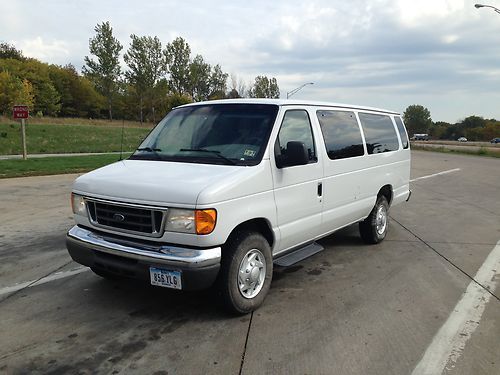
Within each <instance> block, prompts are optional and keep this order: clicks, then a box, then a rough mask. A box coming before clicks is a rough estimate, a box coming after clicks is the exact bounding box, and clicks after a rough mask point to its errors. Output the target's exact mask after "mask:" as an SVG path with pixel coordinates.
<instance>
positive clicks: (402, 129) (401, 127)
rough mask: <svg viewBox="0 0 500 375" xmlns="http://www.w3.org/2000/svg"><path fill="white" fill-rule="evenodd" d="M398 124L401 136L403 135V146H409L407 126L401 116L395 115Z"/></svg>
mask: <svg viewBox="0 0 500 375" xmlns="http://www.w3.org/2000/svg"><path fill="white" fill-rule="evenodd" d="M394 121H395V122H396V126H397V127H398V132H399V136H400V137H401V143H403V148H408V134H407V133H406V130H405V126H404V125H403V120H401V117H399V116H396V117H394Z"/></svg>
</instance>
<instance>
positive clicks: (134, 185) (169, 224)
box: [67, 99, 411, 313]
mask: <svg viewBox="0 0 500 375" xmlns="http://www.w3.org/2000/svg"><path fill="white" fill-rule="evenodd" d="M409 178H410V147H409V142H408V135H407V132H406V129H405V126H404V124H403V120H402V118H401V116H400V115H399V114H398V113H396V112H393V111H388V110H382V109H375V108H369V107H362V106H353V105H344V104H334V103H322V102H305V101H292V100H269V99H235V100H220V101H210V102H201V103H194V104H189V105H184V106H181V107H177V108H175V109H174V110H172V111H171V112H170V113H169V114H168V115H167V116H166V117H165V118H164V119H163V120H162V121H160V123H159V124H158V125H157V126H156V127H155V128H154V129H153V130H152V131H151V133H150V134H149V135H148V136H147V137H146V138H145V140H144V141H143V142H142V144H141V145H140V146H139V147H138V148H137V150H136V151H135V152H134V153H133V154H132V155H131V156H130V157H129V158H128V159H126V160H121V161H118V162H116V163H113V164H111V165H108V166H105V167H103V168H100V169H97V170H95V171H92V172H90V173H87V174H84V175H82V176H80V177H78V178H77V179H76V181H75V183H74V188H73V192H72V195H71V199H72V209H73V212H74V218H75V221H76V225H75V226H74V227H73V228H72V229H71V230H70V231H69V232H68V234H67V248H68V251H69V253H70V255H71V257H72V258H73V259H74V260H75V261H76V262H78V263H80V264H82V265H85V266H88V267H90V268H91V269H92V270H93V271H94V272H95V273H96V274H97V275H100V276H102V277H105V278H122V277H129V278H136V279H142V280H145V281H147V282H148V283H150V284H152V285H155V286H158V287H164V288H171V289H177V290H195V289H203V288H208V287H211V286H214V287H215V290H216V291H217V294H218V296H219V297H220V299H221V301H222V302H223V303H224V304H225V305H226V306H227V307H228V308H229V309H231V310H233V311H235V312H238V313H248V312H250V311H253V310H255V309H256V308H257V307H259V306H260V305H261V304H262V302H263V301H264V298H265V296H266V294H267V293H268V290H269V287H270V285H271V280H272V276H273V266H275V265H278V266H282V267H287V266H290V265H292V264H294V263H296V262H299V261H301V260H303V259H304V258H306V257H308V256H311V255H313V254H315V253H317V252H318V251H321V250H322V249H323V248H322V247H321V246H320V245H319V244H317V243H316V241H317V240H318V239H320V238H322V237H325V236H328V235H329V234H331V233H333V232H335V231H336V230H338V229H340V228H343V227H346V226H348V225H351V224H355V223H359V224H358V225H359V232H360V235H361V237H362V239H363V240H364V241H365V242H366V243H369V244H377V243H379V242H380V241H382V240H383V239H384V238H385V237H386V235H387V231H388V227H389V209H390V207H392V206H394V205H397V204H399V203H401V202H404V201H405V200H407V199H409V196H410V193H411V192H410V189H409Z"/></svg>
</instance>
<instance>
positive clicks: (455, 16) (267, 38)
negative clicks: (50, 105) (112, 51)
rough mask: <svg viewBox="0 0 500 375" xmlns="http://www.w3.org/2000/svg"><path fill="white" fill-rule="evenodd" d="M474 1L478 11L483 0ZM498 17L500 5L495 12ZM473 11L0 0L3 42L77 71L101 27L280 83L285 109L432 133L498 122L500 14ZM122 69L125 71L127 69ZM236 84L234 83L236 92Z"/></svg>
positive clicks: (468, 4)
mask: <svg viewBox="0 0 500 375" xmlns="http://www.w3.org/2000/svg"><path fill="white" fill-rule="evenodd" d="M476 1H477V0H476ZM487 1H488V2H485V3H484V4H489V5H492V6H496V7H497V8H500V0H487ZM474 3H475V1H465V0H418V1H417V0H349V1H346V0H340V1H338V0H326V1H323V0H318V1H307V0H300V1H295V0H287V1H282V0H274V1H270V0H246V1H241V0H230V1H228V0H217V1H209V0H207V1H193V0H182V1H180V0H178V1H171V0H141V1H135V0H121V1H115V0H100V1H97V0H38V1H36V0H0V41H1V42H8V43H12V44H14V45H15V46H16V48H18V49H21V50H22V51H23V53H24V54H25V55H26V56H29V57H35V58H37V59H40V60H41V61H44V62H47V63H51V64H59V65H66V64H68V63H71V64H73V65H74V66H75V67H76V68H77V69H78V70H81V67H82V66H83V58H84V56H86V55H89V50H88V42H89V39H90V38H91V37H93V36H94V35H95V31H94V28H95V26H96V24H98V23H102V22H104V21H109V22H110V23H111V26H112V27H113V32H114V34H115V36H116V37H117V38H118V39H119V40H120V42H121V43H122V44H123V46H124V49H123V51H122V53H123V52H125V51H126V49H127V48H128V46H129V44H130V34H136V35H140V36H142V35H147V36H158V37H159V38H160V40H161V41H162V43H163V44H164V45H165V44H166V43H168V42H171V41H172V40H173V39H175V38H176V37H178V36H181V37H183V38H184V39H186V40H187V42H188V43H189V45H190V46H191V51H192V54H193V57H194V55H196V54H201V55H202V56H203V57H204V58H205V60H206V61H207V62H209V63H210V64H213V65H215V64H220V65H221V66H222V69H223V70H224V71H225V72H227V73H229V74H232V75H233V76H235V77H236V79H237V80H238V81H241V82H243V83H245V84H246V85H247V87H248V86H250V84H251V83H252V81H253V79H254V78H255V76H257V75H267V76H268V77H276V79H277V80H278V84H279V87H280V90H281V97H282V98H286V93H287V92H289V91H291V90H293V89H295V88H296V87H298V86H301V85H302V84H304V83H306V82H314V84H313V85H307V86H305V87H304V88H303V89H302V90H300V91H299V92H297V93H296V94H294V96H293V98H294V99H304V100H306V99H307V100H321V101H328V102H337V103H349V104H357V105H367V106H374V107H379V108H385V109H390V110H395V111H399V112H403V111H404V110H405V109H406V108H407V107H408V106H409V105H412V104H420V105H423V106H425V107H427V108H428V109H429V110H430V112H431V116H432V119H433V120H434V121H446V122H450V123H454V122H458V121H460V120H462V119H463V118H465V117H467V116H471V115H477V116H482V117H485V118H496V119H500V14H498V13H496V12H495V11H494V10H493V9H491V8H482V9H476V8H475V7H474ZM124 66H125V65H124ZM229 83H230V82H229Z"/></svg>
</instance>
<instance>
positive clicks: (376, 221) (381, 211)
mask: <svg viewBox="0 0 500 375" xmlns="http://www.w3.org/2000/svg"><path fill="white" fill-rule="evenodd" d="M388 228H389V203H387V198H386V197H384V196H383V195H381V196H379V197H378V198H377V202H376V203H375V207H373V209H372V211H371V212H370V215H368V217H367V218H366V219H365V220H364V221H362V222H360V223H359V234H360V235H361V238H362V239H363V241H364V242H366V243H368V244H377V243H379V242H382V241H383V240H384V238H385V236H386V235H387V230H388Z"/></svg>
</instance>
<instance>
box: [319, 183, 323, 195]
mask: <svg viewBox="0 0 500 375" xmlns="http://www.w3.org/2000/svg"><path fill="white" fill-rule="evenodd" d="M322 195H323V183H322V182H318V197H321V196H322Z"/></svg>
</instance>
